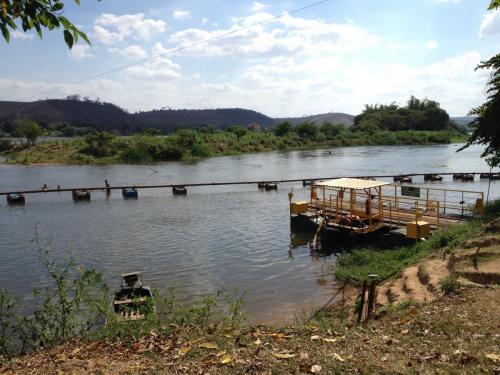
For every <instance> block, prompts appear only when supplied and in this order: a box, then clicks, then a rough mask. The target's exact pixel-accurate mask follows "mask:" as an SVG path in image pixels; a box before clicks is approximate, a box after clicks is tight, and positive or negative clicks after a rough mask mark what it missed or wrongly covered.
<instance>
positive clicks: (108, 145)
mask: <svg viewBox="0 0 500 375" xmlns="http://www.w3.org/2000/svg"><path fill="white" fill-rule="evenodd" d="M114 139H115V136H114V135H113V134H111V133H108V132H99V133H95V134H88V135H87V136H85V143H86V147H84V149H83V150H82V152H83V153H85V154H89V155H92V156H95V157H103V156H110V155H112V154H113V153H114V152H115V148H114V143H113V141H114Z"/></svg>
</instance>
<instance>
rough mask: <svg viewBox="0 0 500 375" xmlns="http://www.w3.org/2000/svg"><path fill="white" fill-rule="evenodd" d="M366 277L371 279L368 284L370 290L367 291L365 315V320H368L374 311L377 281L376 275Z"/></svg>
mask: <svg viewBox="0 0 500 375" xmlns="http://www.w3.org/2000/svg"><path fill="white" fill-rule="evenodd" d="M368 277H369V278H370V279H371V282H370V289H369V291H368V312H367V313H366V320H368V319H370V318H371V316H372V314H373V310H374V309H375V302H376V298H375V295H376V292H377V279H378V275H368Z"/></svg>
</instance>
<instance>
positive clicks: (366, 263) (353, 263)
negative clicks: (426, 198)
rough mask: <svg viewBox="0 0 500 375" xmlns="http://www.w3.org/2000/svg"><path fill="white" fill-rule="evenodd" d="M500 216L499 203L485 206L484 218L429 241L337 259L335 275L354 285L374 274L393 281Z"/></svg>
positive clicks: (441, 232)
mask: <svg viewBox="0 0 500 375" xmlns="http://www.w3.org/2000/svg"><path fill="white" fill-rule="evenodd" d="M499 215H500V200H497V201H494V202H492V203H491V204H488V205H487V206H486V211H485V214H484V216H483V217H482V218H478V219H474V220H473V221H470V222H468V223H464V224H457V225H452V226H450V227H446V228H442V229H440V230H438V231H436V232H434V234H433V235H432V236H431V237H430V238H429V239H428V240H427V241H422V242H417V243H415V244H413V245H410V246H403V247H398V248H394V249H384V250H379V249H373V248H364V249H357V250H353V251H351V252H348V253H344V254H342V255H340V256H339V257H338V259H337V263H336V269H335V275H336V277H337V279H340V280H344V281H348V282H351V283H352V284H355V285H358V284H361V283H362V282H363V281H367V280H368V275H369V274H372V273H375V274H377V275H379V277H380V278H381V279H382V280H384V279H387V278H390V277H392V276H394V275H396V274H397V273H399V272H400V271H402V270H403V269H404V268H406V267H408V266H410V265H412V264H415V263H417V262H418V261H419V260H421V259H422V258H424V257H426V256H427V255H429V254H431V253H432V252H434V251H436V250H438V249H446V250H448V251H450V250H453V249H454V248H456V247H457V246H458V245H459V244H460V243H461V242H463V241H464V240H466V239H469V238H472V237H473V236H475V235H477V234H479V233H480V232H481V229H482V225H483V224H484V223H485V222H487V221H490V220H492V219H494V218H497V217H498V216H499Z"/></svg>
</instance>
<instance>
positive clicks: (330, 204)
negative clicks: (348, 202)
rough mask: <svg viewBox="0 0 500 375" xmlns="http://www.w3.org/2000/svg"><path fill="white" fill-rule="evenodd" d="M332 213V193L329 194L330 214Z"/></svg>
mask: <svg viewBox="0 0 500 375" xmlns="http://www.w3.org/2000/svg"><path fill="white" fill-rule="evenodd" d="M331 214H332V195H331V194H330V215H331Z"/></svg>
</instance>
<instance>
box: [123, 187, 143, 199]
mask: <svg viewBox="0 0 500 375" xmlns="http://www.w3.org/2000/svg"><path fill="white" fill-rule="evenodd" d="M122 195H123V198H138V197H139V193H138V192H137V189H136V188H135V187H133V188H123V189H122Z"/></svg>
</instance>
